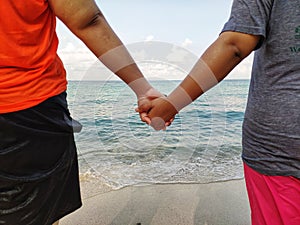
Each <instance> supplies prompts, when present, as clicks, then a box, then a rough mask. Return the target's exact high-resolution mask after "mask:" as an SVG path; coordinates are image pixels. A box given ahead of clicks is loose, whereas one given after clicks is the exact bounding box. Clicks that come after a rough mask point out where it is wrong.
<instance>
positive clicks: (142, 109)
mask: <svg viewBox="0 0 300 225" xmlns="http://www.w3.org/2000/svg"><path fill="white" fill-rule="evenodd" d="M135 111H136V112H138V113H139V115H140V118H141V120H142V121H143V122H145V123H147V124H148V125H150V126H152V127H153V128H154V129H155V130H165V129H166V127H167V126H170V125H171V123H172V122H173V120H174V117H175V115H176V114H177V113H178V112H177V110H176V108H175V107H174V106H173V105H172V104H171V102H170V101H169V100H168V97H166V96H165V95H163V94H161V93H160V92H158V91H157V90H155V89H154V88H151V89H150V90H148V91H147V92H146V94H145V95H143V96H138V107H137V108H136V109H135Z"/></svg>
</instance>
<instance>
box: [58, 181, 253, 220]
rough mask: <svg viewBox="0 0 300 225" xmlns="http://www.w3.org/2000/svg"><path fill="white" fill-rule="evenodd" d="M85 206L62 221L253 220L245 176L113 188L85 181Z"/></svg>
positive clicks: (83, 185) (83, 191) (83, 182)
mask: <svg viewBox="0 0 300 225" xmlns="http://www.w3.org/2000/svg"><path fill="white" fill-rule="evenodd" d="M81 187H82V188H81V189H82V190H81V191H82V198H83V206H82V207H81V208H80V209H79V210H77V211H76V212H74V213H72V214H70V215H68V216H66V217H65V218H63V219H62V220H61V221H60V225H250V209H249V206H248V200H247V194H246V189H245V182H244V180H232V181H226V182H216V183H209V184H154V185H144V186H130V187H126V188H123V189H120V190H110V188H109V187H108V186H105V185H103V184H102V185H100V184H98V183H97V182H93V181H84V180H83V181H81Z"/></svg>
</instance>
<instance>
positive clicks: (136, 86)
mask: <svg viewBox="0 0 300 225" xmlns="http://www.w3.org/2000/svg"><path fill="white" fill-rule="evenodd" d="M128 86H129V87H130V88H131V89H132V90H133V91H134V93H135V94H136V96H137V98H138V99H140V98H143V97H146V96H147V94H148V92H150V91H151V90H152V89H154V88H153V87H152V86H151V85H150V84H149V82H148V81H147V80H146V79H145V78H144V77H141V78H138V79H136V80H134V81H132V82H130V83H129V84H128Z"/></svg>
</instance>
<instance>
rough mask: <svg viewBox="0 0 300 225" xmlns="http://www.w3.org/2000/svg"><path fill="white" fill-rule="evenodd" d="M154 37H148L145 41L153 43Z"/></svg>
mask: <svg viewBox="0 0 300 225" xmlns="http://www.w3.org/2000/svg"><path fill="white" fill-rule="evenodd" d="M153 39H154V36H153V35H148V36H147V37H146V39H145V41H153Z"/></svg>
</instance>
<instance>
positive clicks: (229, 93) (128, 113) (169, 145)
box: [68, 80, 249, 188]
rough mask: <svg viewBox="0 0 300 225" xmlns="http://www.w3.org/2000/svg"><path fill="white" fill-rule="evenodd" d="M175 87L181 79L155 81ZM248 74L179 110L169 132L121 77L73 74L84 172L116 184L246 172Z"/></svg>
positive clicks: (71, 91) (71, 96)
mask: <svg viewBox="0 0 300 225" xmlns="http://www.w3.org/2000/svg"><path fill="white" fill-rule="evenodd" d="M151 83H152V84H153V86H154V87H156V88H157V89H158V90H160V91H161V92H163V93H169V92H170V91H171V90H172V89H173V88H174V87H175V86H176V85H177V84H178V83H179V81H168V80H163V81H151ZM248 85H249V81H248V80H225V81H223V82H222V83H220V84H219V85H218V86H216V87H215V88H213V89H211V90H210V91H208V92H207V93H205V94H204V95H203V96H201V97H200V98H199V99H198V100H197V101H195V102H194V103H193V104H191V105H190V106H188V107H186V108H185V109H184V110H183V111H182V112H180V113H179V114H178V115H177V116H176V118H175V121H174V122H173V124H172V126H170V127H169V128H168V129H167V130H166V131H160V132H157V131H154V130H153V129H152V128H151V127H148V126H147V125H146V124H144V123H142V122H141V121H140V120H139V116H138V114H137V113H135V111H134V108H135V107H136V99H135V95H134V94H133V92H132V91H131V90H130V89H129V88H128V87H127V86H126V85H125V84H123V83H122V82H120V81H80V82H79V81H70V82H69V87H68V100H69V106H70V111H71V114H72V116H73V117H74V118H75V119H77V120H79V121H80V122H81V123H82V125H83V130H82V132H81V133H79V134H76V136H75V138H76V143H77V147H78V152H79V162H80V171H81V173H89V174H92V175H94V176H95V177H99V178H101V179H103V178H104V180H105V181H106V182H107V183H108V184H109V185H111V186H112V187H113V188H120V187H124V186H127V185H136V184H143V183H189V182H192V183H207V182H213V181H221V180H230V179H237V178H241V177H243V170H242V162H241V159H240V155H241V126H242V121H243V116H244V110H245V106H246V99H247V93H248Z"/></svg>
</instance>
